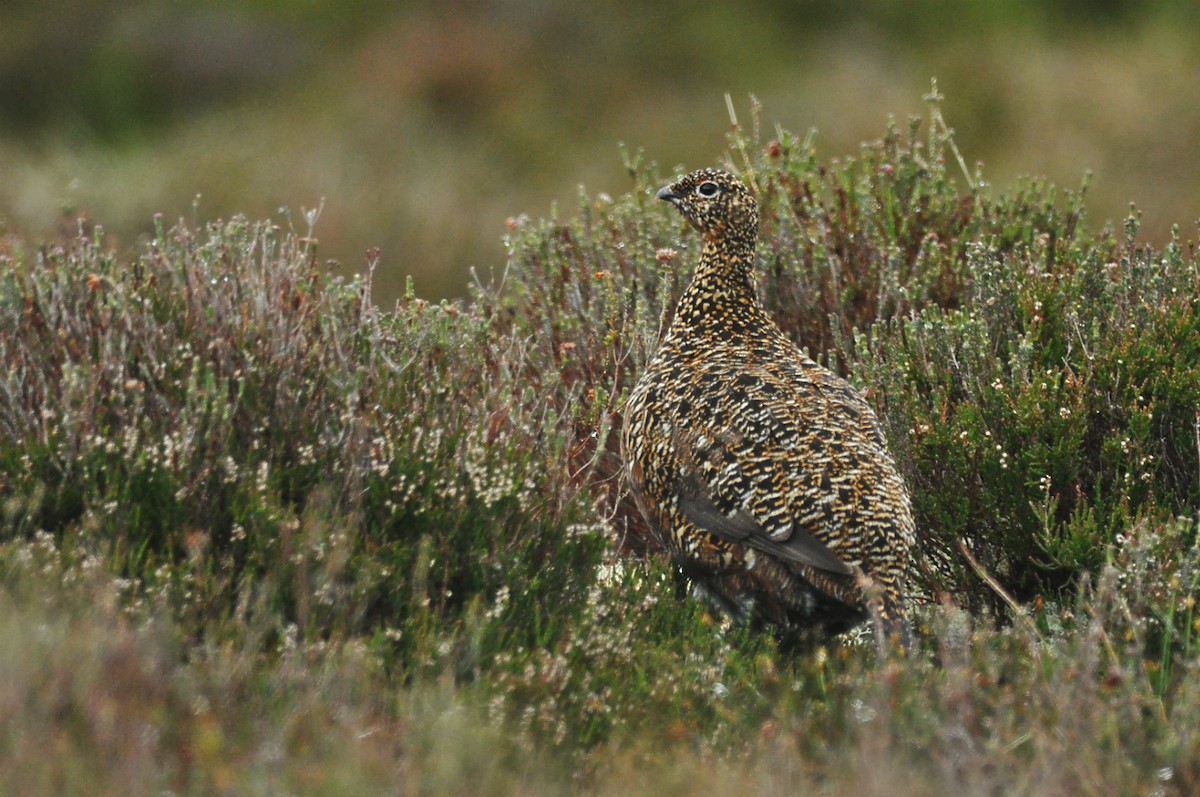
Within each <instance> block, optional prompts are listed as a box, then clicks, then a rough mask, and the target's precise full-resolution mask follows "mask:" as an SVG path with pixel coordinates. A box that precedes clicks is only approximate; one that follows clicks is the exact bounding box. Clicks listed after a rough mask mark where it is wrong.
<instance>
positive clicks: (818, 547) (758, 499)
mask: <svg viewBox="0 0 1200 797" xmlns="http://www.w3.org/2000/svg"><path fill="white" fill-rule="evenodd" d="M742 442H743V440H742V438H741V436H740V435H739V434H738V433H737V432H734V431H731V430H728V429H723V430H719V431H716V432H713V433H711V434H707V435H706V434H702V433H696V432H691V433H686V432H683V431H681V430H678V429H677V430H676V433H675V450H676V454H677V457H678V462H679V465H680V472H679V482H678V484H677V490H678V496H679V510H680V512H682V513H683V515H684V517H686V518H687V519H688V520H689V521H691V522H692V523H693V524H695V525H696V526H697V527H698V528H700V529H703V530H704V531H706V532H708V533H709V534H712V535H713V536H715V537H718V538H720V539H723V540H726V541H728V542H734V543H740V544H742V545H747V546H749V547H750V548H752V549H754V550H757V551H761V552H763V553H767V554H770V555H772V556H775V557H777V558H779V559H780V560H782V561H784V562H787V563H789V564H804V565H808V566H810V567H813V568H816V569H819V570H824V571H827V572H830V573H835V574H840V575H851V574H852V573H853V572H854V571H853V569H852V568H851V567H850V565H849V564H848V563H847V562H846V561H844V560H843V559H842V558H841V557H839V556H838V555H837V554H836V553H835V552H834V551H833V549H831V548H830V547H829V546H828V545H827V544H825V543H824V542H823V541H822V540H820V539H819V538H818V537H816V536H815V535H813V534H812V533H811V532H809V531H808V530H806V529H805V528H804V527H803V526H804V524H803V523H801V522H799V519H798V518H796V517H793V516H790V513H788V512H787V511H786V510H787V508H788V507H787V506H786V505H784V506H781V508H782V509H784V510H785V511H784V512H771V513H769V514H768V513H766V512H762V511H761V507H762V506H763V505H764V504H768V503H777V504H780V503H783V504H786V501H787V497H786V495H785V494H784V493H782V492H779V491H777V490H773V489H772V487H770V486H769V483H773V482H778V481H779V480H778V479H774V478H771V476H772V474H770V473H768V472H766V471H765V470H764V468H770V467H771V466H772V465H773V464H776V463H772V462H770V460H767V461H765V462H762V461H760V462H758V463H757V464H758V465H759V466H760V467H759V470H758V473H759V475H760V477H764V478H760V479H759V481H757V482H756V481H755V480H754V479H753V478H750V477H747V475H746V474H747V472H748V471H749V468H746V467H744V463H741V462H739V452H742V451H744V450H745V449H744V447H743V446H742V445H741V443H742ZM778 487H780V488H782V489H783V490H786V485H778ZM747 491H750V492H751V493H753V494H752V495H749V496H747V495H746V493H747ZM768 491H770V492H772V496H771V497H769V498H768V496H766V495H764V493H765V492H768ZM739 493H740V494H741V498H742V499H743V500H742V501H741V502H740V503H739V502H738V501H737V500H736V498H737V497H738V494H739ZM747 497H749V498H750V499H751V500H750V501H746V500H744V499H745V498H747ZM747 503H748V504H750V508H748V507H747V506H744V505H743V504H747ZM756 508H757V509H759V513H758V515H757V516H756V514H755V509H756Z"/></svg>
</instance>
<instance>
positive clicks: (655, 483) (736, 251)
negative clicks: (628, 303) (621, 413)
mask: <svg viewBox="0 0 1200 797" xmlns="http://www.w3.org/2000/svg"><path fill="white" fill-rule="evenodd" d="M658 197H659V198H660V199H665V200H667V201H669V202H671V203H672V204H674V205H675V206H676V207H677V208H678V210H679V211H680V212H681V213H682V214H683V216H684V218H686V219H687V220H688V221H689V222H691V224H692V226H693V227H695V228H696V229H697V230H698V231H699V232H700V233H701V235H702V236H703V240H704V245H703V249H702V252H701V256H700V263H699V266H698V267H697V269H696V272H695V274H694V275H693V277H692V281H691V283H690V284H689V286H688V288H687V290H686V291H685V292H684V294H683V296H682V297H681V298H680V301H679V304H678V306H677V307H676V310H675V317H674V319H673V321H672V323H671V326H670V328H669V329H668V331H667V334H666V336H665V338H664V340H663V342H662V346H661V347H660V348H659V350H658V352H657V353H656V354H655V356H654V358H653V359H652V360H651V362H650V364H649V365H648V366H647V369H646V371H645V373H643V374H642V376H641V378H640V379H639V380H638V382H637V385H636V386H635V387H634V390H633V393H632V394H631V395H630V398H629V403H628V405H627V406H626V409H625V418H624V430H623V433H622V440H621V443H622V449H623V452H624V457H625V463H626V468H627V472H628V475H629V479H630V483H631V485H632V488H633V494H634V497H635V499H636V500H637V503H638V506H639V507H640V508H641V511H642V513H643V514H644V515H645V516H646V519H647V521H648V522H649V523H650V526H651V527H652V528H653V529H654V530H655V532H656V533H657V534H658V535H659V538H660V541H661V542H662V544H663V546H664V547H665V548H666V549H667V550H668V551H669V552H670V554H671V557H672V558H673V559H674V561H675V562H676V563H677V564H678V565H679V566H680V568H681V569H682V570H683V572H684V573H685V574H686V575H687V576H688V577H689V578H690V579H691V580H692V581H693V582H694V583H695V584H696V586H697V587H698V588H699V589H700V590H701V591H703V592H704V593H706V594H707V595H708V597H709V598H710V599H712V600H713V601H714V602H715V603H716V604H717V605H718V606H719V607H721V608H722V609H723V610H724V611H726V612H727V613H729V614H730V615H731V616H733V617H734V618H735V619H737V620H739V621H765V622H769V623H774V624H776V625H780V626H784V627H801V628H807V627H820V628H823V629H824V630H826V631H829V632H832V633H836V632H839V631H842V630H845V629H847V628H849V627H851V626H853V625H855V624H857V623H859V622H861V621H863V620H864V619H866V618H867V617H868V616H872V615H873V616H875V617H876V618H877V620H878V625H877V628H878V630H879V632H880V634H879V635H880V638H883V637H885V636H886V637H895V638H898V640H899V642H900V643H901V644H902V645H904V646H907V644H908V640H909V628H908V621H907V616H906V612H905V607H904V585H905V574H906V572H907V568H908V561H909V548H910V546H911V545H912V544H913V539H914V526H913V519H912V510H911V507H910V504H909V498H908V493H907V491H906V490H905V486H904V482H903V480H902V479H901V477H900V474H899V472H898V471H897V469H896V465H895V462H894V460H893V459H892V457H891V455H890V454H889V453H888V450H887V444H886V441H885V439H884V436H883V432H882V430H881V428H880V425H879V421H878V419H877V418H876V417H875V413H874V412H873V411H872V410H871V407H870V406H869V405H868V404H867V402H866V401H865V400H864V399H863V397H862V396H861V395H860V394H859V393H858V392H857V391H856V390H855V389H854V388H853V387H852V386H851V385H850V384H849V383H848V382H846V381H845V380H843V379H841V378H840V377H838V376H837V375H835V374H833V373H831V372H830V371H828V370H826V369H825V368H822V367H821V366H819V365H817V364H816V363H815V362H813V361H812V360H811V359H809V358H808V357H806V356H805V355H804V354H803V352H801V351H800V349H799V348H798V347H797V346H796V345H795V344H794V343H792V342H791V341H790V340H788V339H787V338H786V337H785V336H784V335H783V333H782V332H781V331H780V330H779V328H778V327H777V326H776V325H775V323H774V322H773V321H772V320H771V319H770V317H769V316H768V315H767V313H766V311H765V310H764V309H763V307H762V304H761V303H760V302H759V300H758V293H757V288H756V283H755V278H754V263H755V254H754V253H755V243H756V240H757V237H758V210H757V206H756V203H755V200H754V197H753V196H752V195H751V194H750V192H749V191H748V190H747V189H746V187H745V186H744V185H743V184H742V183H741V182H740V181H738V180H737V179H736V178H735V177H734V176H733V175H731V174H729V173H727V172H723V171H719V170H716V169H705V170H702V171H698V172H693V173H692V174H689V175H687V176H685V177H683V178H681V179H680V180H679V181H678V182H676V183H674V184H673V185H671V186H668V187H667V188H664V189H663V190H662V191H660V192H659V193H658Z"/></svg>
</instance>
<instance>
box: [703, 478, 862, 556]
mask: <svg viewBox="0 0 1200 797" xmlns="http://www.w3.org/2000/svg"><path fill="white" fill-rule="evenodd" d="M679 510H680V511H681V512H682V513H683V515H684V517H686V518H687V519H688V520H690V521H691V522H692V523H694V524H695V525H696V526H697V527H698V528H701V529H703V530H704V531H707V532H708V533H709V534H712V535H713V536H715V537H719V538H721V539H723V540H726V541H728V542H736V543H741V544H743V545H748V546H749V547H751V548H753V549H754V550H756V551H761V552H763V553H767V554H770V555H772V556H775V557H777V558H779V559H781V560H783V561H784V562H788V563H790V564H804V565H808V566H809V567H815V568H817V569H818V570H825V571H828V572H830V573H837V574H840V575H850V574H852V573H853V572H854V571H853V570H852V569H851V568H850V566H849V565H848V564H847V563H846V562H845V561H844V560H842V559H841V558H840V557H839V556H838V555H837V554H835V553H834V552H833V549H831V548H830V547H829V546H828V545H826V544H825V543H823V542H821V541H820V540H819V539H817V538H816V537H814V536H813V535H812V534H809V533H808V532H807V531H805V530H804V529H801V528H798V527H794V528H793V529H792V532H791V534H790V535H789V536H788V537H787V538H786V539H778V540H777V539H772V538H771V536H770V534H769V533H768V532H767V529H766V528H765V527H764V526H763V525H762V524H761V523H759V522H758V521H757V520H755V519H754V516H753V515H751V514H750V513H749V512H747V511H746V510H744V509H734V510H733V511H731V512H728V513H726V512H722V511H721V510H720V508H719V507H718V506H717V505H716V503H714V502H713V500H712V498H711V497H710V496H709V494H708V490H707V489H706V487H705V485H704V483H703V481H702V480H701V478H700V477H699V475H698V474H696V473H695V472H690V473H685V474H684V475H683V476H682V478H681V479H680V484H679Z"/></svg>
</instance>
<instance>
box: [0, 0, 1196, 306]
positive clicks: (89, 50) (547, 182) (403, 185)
mask: <svg viewBox="0 0 1200 797" xmlns="http://www.w3.org/2000/svg"><path fill="white" fill-rule="evenodd" d="M1198 23H1200V4H1198V3H1196V2H1194V1H1193V0H1177V1H1176V2H1163V3H1143V2H1133V1H1132V0H1103V1H1100V2H1087V1H1086V0H1046V1H1043V2H1034V1H1033V0H992V1H991V2H964V1H963V0H957V1H954V2H951V1H948V0H935V2H924V3H917V2H899V1H894V2H879V3H871V2H865V1H864V0H859V1H858V2H855V1H854V0H810V1H809V2H794V3H785V2H770V1H768V0H751V1H750V2H743V3H739V4H719V3H703V2H694V0H693V2H661V3H657V4H653V5H650V4H645V5H643V4H634V3H621V2H614V1H613V0H597V1H596V2H591V3H576V2H568V1H567V0H525V1H523V2H521V1H512V2H448V3H447V2H442V3H423V2H401V3H392V2H382V1H381V0H364V1H363V2H342V1H340V0H224V1H223V2H222V1H221V0H200V1H198V2H197V1H193V2H171V0H158V2H153V1H151V0H19V1H18V2H12V0H9V2H6V3H4V4H3V5H0V231H3V230H7V231H8V233H9V234H10V235H16V236H19V237H21V238H22V239H24V240H25V241H26V243H28V244H36V243H38V242H39V241H43V240H53V239H54V238H55V237H56V236H61V235H67V234H70V233H72V232H73V231H74V229H75V226H76V222H75V218H76V216H77V215H80V214H82V215H84V216H86V218H87V219H88V220H89V222H93V223H99V224H103V225H104V227H105V229H106V230H107V231H108V234H109V238H108V240H109V241H110V242H114V241H115V243H116V245H117V246H118V247H131V246H135V245H136V244H137V243H138V242H139V240H140V239H141V237H142V236H144V235H146V233H147V232H148V231H149V230H150V229H152V225H153V219H152V217H153V214H155V213H162V214H163V215H164V217H165V220H166V221H167V222H168V223H170V222H173V221H174V220H175V219H177V218H184V219H186V220H188V221H189V222H199V221H205V220H208V219H213V218H217V217H227V216H229V215H231V214H234V213H244V214H246V215H248V216H251V217H252V218H277V219H278V220H279V223H280V224H284V225H286V224H288V223H289V218H290V223H291V224H293V226H295V227H296V228H298V229H300V230H304V229H306V222H305V219H304V214H303V212H302V210H301V209H302V208H308V209H311V208H314V207H316V206H317V205H319V204H320V203H321V200H322V198H323V199H324V206H323V212H322V214H321V216H320V220H319V222H318V224H317V227H316V235H317V237H318V238H319V240H320V251H321V253H322V254H323V255H324V256H325V257H327V258H333V259H336V260H337V261H339V262H340V263H341V266H340V269H341V270H343V271H346V272H350V271H356V270H362V269H363V268H364V267H365V265H366V252H367V250H368V249H370V248H372V247H380V248H381V249H382V260H381V266H380V269H379V271H378V272H377V275H376V295H377V297H378V298H379V299H380V300H381V302H383V303H384V304H385V306H387V305H388V304H390V302H391V300H392V299H393V298H394V297H395V296H396V295H397V294H398V292H399V291H400V290H401V288H402V286H403V284H404V278H405V275H408V274H411V275H412V276H413V278H414V282H415V285H416V288H417V291H418V293H420V294H421V295H422V296H425V297H428V298H438V297H444V296H456V295H462V294H463V293H464V292H465V290H466V286H467V284H468V280H469V275H468V270H469V268H470V267H471V266H475V267H477V268H478V269H479V270H480V271H481V272H483V273H484V274H487V273H488V271H489V270H491V269H497V268H498V267H500V266H502V264H503V260H504V252H503V247H502V245H501V236H502V235H503V234H504V233H505V231H506V227H505V220H506V218H508V217H510V216H515V215H519V214H522V213H527V214H530V215H532V216H547V215H549V214H550V212H551V206H552V203H554V202H558V203H560V205H562V206H563V207H564V208H565V209H568V210H567V211H564V212H573V204H574V202H575V198H576V196H577V191H578V186H579V185H580V184H583V185H586V186H587V188H588V190H589V191H590V192H608V193H613V194H615V193H619V192H622V191H625V190H628V188H629V186H630V183H629V180H628V177H627V176H626V173H625V171H624V169H623V167H622V163H621V158H620V155H619V154H618V148H617V144H618V142H625V143H626V144H628V145H629V146H630V147H631V148H634V149H643V150H644V151H645V153H646V155H647V156H648V157H650V158H652V159H654V160H657V161H658V162H659V163H660V164H661V165H662V166H663V167H664V169H668V170H669V169H670V168H672V167H674V166H675V165H677V164H678V165H683V166H686V167H688V168H692V167H698V166H701V165H708V164H711V163H713V162H714V161H716V160H717V158H718V156H719V155H720V154H721V153H722V152H723V151H724V147H725V133H726V131H727V129H728V124H729V122H728V115H727V112H726V108H725V100H724V94H725V93H726V92H729V93H730V94H731V95H732V96H733V98H734V101H735V104H736V106H737V109H738V112H739V114H740V116H741V118H742V121H743V122H746V121H748V120H749V105H750V102H749V95H750V94H754V95H756V96H757V97H758V98H759V99H760V100H761V101H762V104H763V109H764V110H763V122H764V126H765V128H766V137H769V136H770V135H772V134H773V132H772V131H773V130H774V126H775V124H776V123H778V124H780V125H782V126H783V127H784V128H785V129H787V130H789V131H792V132H796V133H800V134H803V133H804V132H806V131H807V130H808V129H809V128H816V129H817V130H818V136H817V139H816V141H817V146H818V150H819V152H820V154H821V155H822V157H826V158H830V157H835V156H838V155H846V154H852V153H853V152H854V151H855V149H856V147H857V144H858V142H860V141H863V140H867V139H873V138H878V137H879V136H880V135H881V134H882V132H883V130H884V126H885V122H886V118H887V116H888V115H889V114H891V115H894V116H895V117H896V118H898V119H900V120H903V119H904V118H905V117H906V116H907V115H909V114H913V113H920V112H922V111H923V110H924V103H923V101H922V96H923V95H925V94H926V93H927V92H928V90H929V85H930V78H931V77H936V78H937V79H938V83H939V87H940V89H941V91H942V94H944V95H945V97H946V101H945V104H944V105H943V114H944V116H945V118H946V121H947V122H948V123H949V124H950V126H951V127H953V128H954V129H955V130H956V131H957V134H958V136H957V138H958V143H959V146H960V148H961V149H962V151H963V153H964V155H965V156H966V158H967V160H968V162H974V161H976V160H982V161H984V162H985V164H986V166H985V171H984V174H985V176H986V177H987V179H988V181H989V182H991V183H992V184H993V185H995V186H996V187H998V188H999V189H1004V188H1006V187H1008V186H1010V185H1012V183H1013V182H1014V180H1015V179H1016V178H1017V176H1018V175H1021V174H1034V175H1039V176H1045V177H1047V178H1049V179H1051V180H1052V181H1054V182H1056V183H1059V184H1061V185H1063V186H1064V187H1067V188H1075V187H1077V186H1078V185H1079V184H1080V181H1081V179H1082V177H1083V174H1084V172H1085V171H1086V170H1092V171H1094V172H1095V175H1096V176H1095V180H1094V182H1093V184H1092V188H1091V193H1090V195H1089V196H1090V200H1089V207H1090V209H1091V210H1090V212H1091V219H1090V223H1091V224H1092V225H1094V226H1099V225H1100V224H1102V223H1103V222H1104V221H1105V220H1108V219H1120V218H1122V217H1123V216H1124V215H1125V214H1126V213H1127V209H1128V203H1129V202H1130V201H1133V202H1136V203H1137V205H1138V206H1139V208H1141V209H1142V210H1143V212H1144V225H1143V228H1142V229H1143V233H1144V235H1145V236H1146V237H1147V238H1148V239H1149V240H1151V241H1153V242H1156V243H1161V242H1162V241H1163V240H1165V239H1166V238H1167V236H1169V234H1170V227H1171V224H1172V223H1175V222H1178V223H1180V224H1181V225H1182V226H1183V227H1184V230H1185V232H1184V235H1185V236H1187V237H1191V236H1193V235H1194V234H1195V226H1194V225H1195V221H1196V219H1197V217H1198V216H1200V157H1198V156H1197V142H1200V37H1198V36H1197V35H1196V32H1197V30H1200V24H1198ZM197 197H199V198H197ZM283 208H290V209H291V210H290V214H289V212H285V211H284V210H283Z"/></svg>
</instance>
